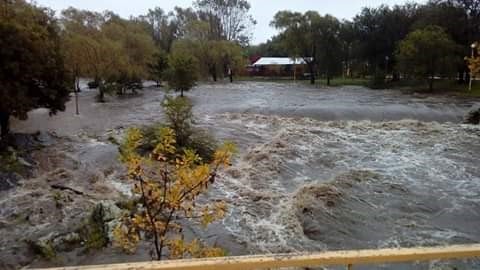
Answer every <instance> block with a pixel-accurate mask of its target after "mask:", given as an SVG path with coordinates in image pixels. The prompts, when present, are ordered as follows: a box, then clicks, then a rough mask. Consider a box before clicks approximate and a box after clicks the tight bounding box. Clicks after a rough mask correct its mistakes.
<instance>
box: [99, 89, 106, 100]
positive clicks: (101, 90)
mask: <svg viewBox="0 0 480 270" xmlns="http://www.w3.org/2000/svg"><path fill="white" fill-rule="evenodd" d="M98 89H99V90H98V91H100V92H99V93H98V102H100V103H105V91H104V90H103V86H100V87H98Z"/></svg>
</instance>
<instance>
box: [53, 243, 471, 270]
mask: <svg viewBox="0 0 480 270" xmlns="http://www.w3.org/2000/svg"><path fill="white" fill-rule="evenodd" d="M476 257H478V258H480V244H473V245H453V246H442V247H421V248H389V249H369V250H349V251H326V252H315V253H293V254H268V255H254V256H237V257H221V258H206V259H191V260H169V261H151V262H138V263H123V264H106V265H92V266H74V267H61V268H50V269H49V270H137V269H138V270H180V269H182V270H249V269H266V268H282V267H313V266H333V265H345V266H347V269H353V266H354V265H362V264H379V263H382V264H383V263H396V262H412V261H429V260H448V259H465V258H476Z"/></svg>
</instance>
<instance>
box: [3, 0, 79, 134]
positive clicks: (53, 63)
mask: <svg viewBox="0 0 480 270" xmlns="http://www.w3.org/2000/svg"><path fill="white" fill-rule="evenodd" d="M0 14H2V16H0V36H1V39H0V120H1V121H0V122H1V135H2V138H5V136H6V135H7V134H8V131H9V118H10V116H15V117H17V118H20V119H26V118H27V117H28V115H27V113H28V112H29V111H30V110H32V109H35V108H39V107H44V108H48V109H50V113H51V114H55V113H56V112H57V111H59V110H60V111H63V110H64V109H65V103H66V102H67V101H68V99H69V92H70V91H69V88H68V87H67V84H68V83H69V82H70V76H69V75H68V73H67V71H66V69H65V66H64V58H63V54H62V49H61V45H60V35H59V32H60V31H59V27H58V25H57V21H56V20H55V18H54V16H53V12H52V11H50V10H46V9H41V8H38V7H36V6H33V5H31V4H28V3H27V2H25V1H21V0H18V1H4V2H3V3H2V5H0Z"/></svg>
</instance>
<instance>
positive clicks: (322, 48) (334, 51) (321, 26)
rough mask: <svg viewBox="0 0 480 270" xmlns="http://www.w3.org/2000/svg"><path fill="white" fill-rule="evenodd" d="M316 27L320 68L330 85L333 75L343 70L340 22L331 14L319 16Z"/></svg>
mask: <svg viewBox="0 0 480 270" xmlns="http://www.w3.org/2000/svg"><path fill="white" fill-rule="evenodd" d="M316 28H317V31H318V34H317V35H316V36H317V38H316V42H317V46H318V50H317V57H316V58H317V61H318V64H319V67H320V70H321V71H322V72H323V73H324V74H325V77H326V79H327V85H330V80H331V78H332V76H333V75H336V74H338V73H339V70H341V53H342V51H341V42H340V37H339V35H340V22H339V21H338V20H337V19H336V18H335V17H333V16H330V15H325V16H320V17H319V18H317V23H316Z"/></svg>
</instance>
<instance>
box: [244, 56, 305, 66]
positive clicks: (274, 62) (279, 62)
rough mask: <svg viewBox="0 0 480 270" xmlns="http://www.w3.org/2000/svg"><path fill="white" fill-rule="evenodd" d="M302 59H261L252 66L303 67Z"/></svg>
mask: <svg viewBox="0 0 480 270" xmlns="http://www.w3.org/2000/svg"><path fill="white" fill-rule="evenodd" d="M304 64H306V63H305V60H303V58H297V59H293V58H290V57H261V58H260V59H258V60H257V61H256V62H255V63H253V64H252V66H288V65H304Z"/></svg>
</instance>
